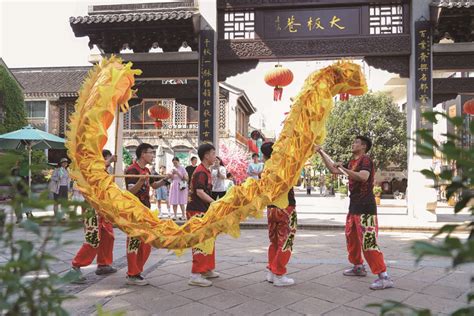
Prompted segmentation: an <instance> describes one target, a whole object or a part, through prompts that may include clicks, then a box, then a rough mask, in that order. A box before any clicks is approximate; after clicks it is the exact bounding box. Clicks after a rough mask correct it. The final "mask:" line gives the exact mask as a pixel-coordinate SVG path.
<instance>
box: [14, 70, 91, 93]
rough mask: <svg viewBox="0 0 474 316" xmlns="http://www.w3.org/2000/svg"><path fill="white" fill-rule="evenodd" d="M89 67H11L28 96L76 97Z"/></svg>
mask: <svg viewBox="0 0 474 316" xmlns="http://www.w3.org/2000/svg"><path fill="white" fill-rule="evenodd" d="M90 69H91V67H88V66H86V67H45V68H11V69H10V70H11V72H12V73H13V75H14V76H15V77H16V79H17V80H18V82H20V83H21V85H22V86H23V87H24V93H25V96H26V97H29V98H48V97H77V96H78V93H77V92H78V91H79V88H80V87H81V85H82V82H83V81H84V79H85V78H86V76H87V73H88V72H89V70H90Z"/></svg>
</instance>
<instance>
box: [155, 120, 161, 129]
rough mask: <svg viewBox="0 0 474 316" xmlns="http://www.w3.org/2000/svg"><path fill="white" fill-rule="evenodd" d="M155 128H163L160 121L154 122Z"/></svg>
mask: <svg viewBox="0 0 474 316" xmlns="http://www.w3.org/2000/svg"><path fill="white" fill-rule="evenodd" d="M155 127H156V128H162V127H163V122H162V121H160V120H156V121H155Z"/></svg>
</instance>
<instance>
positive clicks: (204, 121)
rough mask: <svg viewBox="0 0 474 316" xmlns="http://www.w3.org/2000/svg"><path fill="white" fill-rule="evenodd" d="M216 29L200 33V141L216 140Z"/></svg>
mask: <svg viewBox="0 0 474 316" xmlns="http://www.w3.org/2000/svg"><path fill="white" fill-rule="evenodd" d="M214 34H215V32H214V30H203V31H200V34H199V136H198V138H199V139H198V140H199V143H203V142H209V143H213V142H214V135H215V132H216V131H215V127H214V122H215V110H214V88H215V76H216V73H215V67H214V66H215V64H214V54H215V52H214V40H215V39H214Z"/></svg>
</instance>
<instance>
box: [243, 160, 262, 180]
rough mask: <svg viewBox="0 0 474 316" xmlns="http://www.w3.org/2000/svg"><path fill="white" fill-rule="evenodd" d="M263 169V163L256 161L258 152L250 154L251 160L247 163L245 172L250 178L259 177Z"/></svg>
mask: <svg viewBox="0 0 474 316" xmlns="http://www.w3.org/2000/svg"><path fill="white" fill-rule="evenodd" d="M262 171H263V163H261V162H259V161H258V154H253V155H252V162H251V163H249V167H248V168H247V174H248V176H249V177H250V178H254V179H257V180H258V179H259V178H260V175H261V174H262Z"/></svg>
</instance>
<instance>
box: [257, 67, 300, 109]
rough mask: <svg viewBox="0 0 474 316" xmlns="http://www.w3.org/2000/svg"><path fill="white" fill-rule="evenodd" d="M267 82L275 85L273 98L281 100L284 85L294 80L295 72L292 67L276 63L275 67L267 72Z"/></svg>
mask: <svg viewBox="0 0 474 316" xmlns="http://www.w3.org/2000/svg"><path fill="white" fill-rule="evenodd" d="M264 79H265V82H266V84H268V85H269V86H272V87H275V89H273V100H274V101H279V100H281V96H282V94H283V87H285V86H287V85H289V84H290V83H291V82H292V81H293V73H292V72H291V70H290V69H288V68H285V67H283V66H282V65H276V66H275V68H274V69H272V70H270V71H269V72H267V73H266V74H265V78H264Z"/></svg>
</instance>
